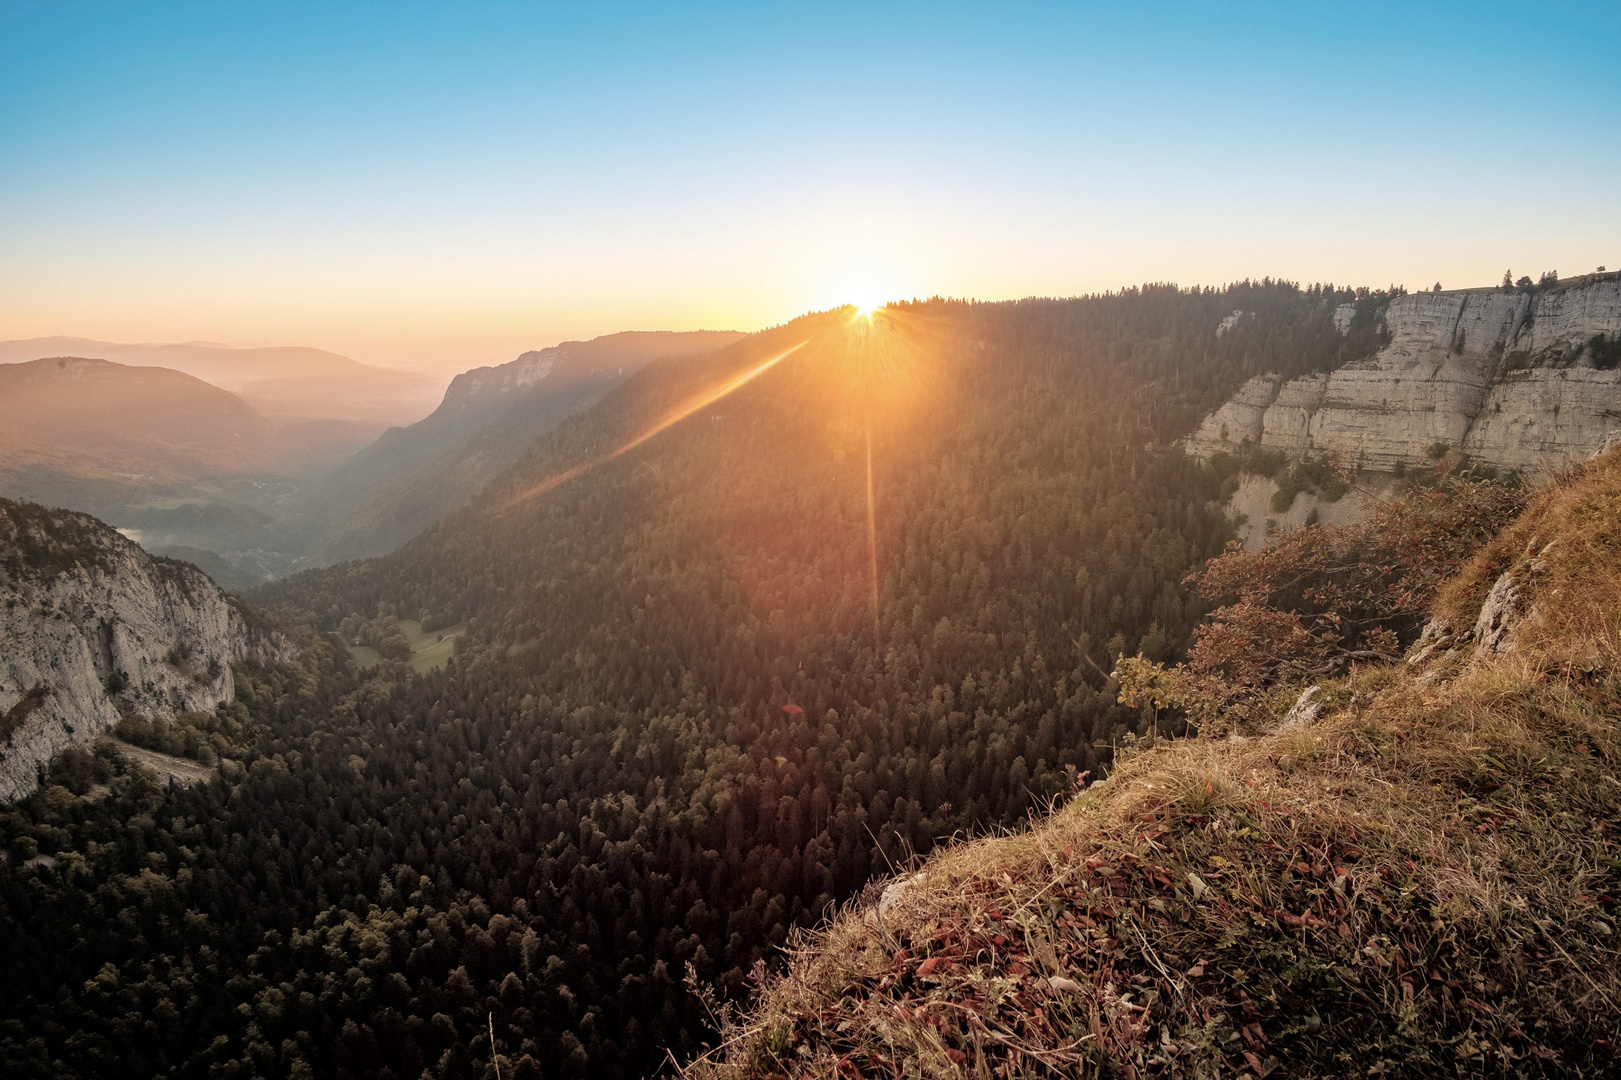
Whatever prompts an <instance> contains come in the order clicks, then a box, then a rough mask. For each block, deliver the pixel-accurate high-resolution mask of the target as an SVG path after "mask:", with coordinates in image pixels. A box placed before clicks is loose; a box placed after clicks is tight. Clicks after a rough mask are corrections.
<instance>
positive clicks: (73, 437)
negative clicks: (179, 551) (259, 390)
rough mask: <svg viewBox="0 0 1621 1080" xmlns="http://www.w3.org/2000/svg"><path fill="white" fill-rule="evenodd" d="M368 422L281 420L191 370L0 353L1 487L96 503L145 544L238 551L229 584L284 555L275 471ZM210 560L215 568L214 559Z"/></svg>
mask: <svg viewBox="0 0 1621 1080" xmlns="http://www.w3.org/2000/svg"><path fill="white" fill-rule="evenodd" d="M371 435H372V429H371V428H370V427H369V426H367V425H363V424H356V423H351V422H348V421H343V420H303V421H297V422H291V423H278V422H276V421H273V420H271V419H269V418H267V417H265V416H263V415H261V414H260V413H259V412H258V411H257V410H255V409H254V408H253V407H251V406H250V405H248V404H247V403H246V402H244V401H243V400H242V399H241V398H239V397H237V396H236V395H235V394H232V393H229V392H228V391H225V390H222V389H220V388H219V387H217V386H213V385H210V384H209V383H206V382H203V381H202V380H201V379H197V378H194V377H193V376H191V375H187V374H183V373H182V372H179V371H171V370H169V369H167V368H158V367H129V366H126V365H123V364H116V363H113V362H112V361H109V360H95V359H85V358H82V357H55V358H51V359H47V360H34V361H30V362H27V363H20V364H0V494H3V495H6V496H9V497H12V498H22V499H30V500H33V501H35V502H40V503H43V504H45V505H48V506H61V507H67V508H70V509H74V510H81V511H85V512H87V513H92V514H95V515H96V516H97V517H99V518H101V519H103V520H104V521H107V522H110V523H111V524H113V525H115V526H117V527H119V528H122V529H124V530H126V531H127V532H128V533H129V534H130V535H131V536H134V537H137V538H138V539H139V540H140V541H141V543H142V544H143V545H145V546H146V547H147V548H148V549H149V550H154V551H158V552H160V553H161V552H163V551H164V550H165V549H166V548H169V547H172V546H175V545H182V546H187V547H195V548H202V549H207V550H210V551H214V552H236V553H241V555H240V556H239V559H238V561H241V562H243V563H244V569H243V571H242V573H241V575H240V576H237V577H233V576H231V575H229V574H226V575H224V576H223V577H222V580H223V581H225V582H226V583H227V584H229V585H233V586H237V585H245V584H248V583H251V582H255V581H262V580H264V578H265V576H266V575H268V574H271V573H275V572H278V571H282V570H285V569H287V568H288V567H290V566H291V565H292V563H293V562H294V561H296V558H297V556H296V554H283V552H285V551H286V550H287V549H289V548H291V549H293V550H294V551H297V550H299V548H298V544H297V539H296V536H295V535H293V534H292V533H290V531H289V530H288V528H287V526H286V523H285V521H284V520H282V517H283V515H281V514H280V513H279V512H278V509H279V506H278V500H279V499H281V498H284V497H285V496H286V495H287V494H288V492H289V491H290V485H289V483H288V482H287V481H286V480H284V479H282V477H283V476H284V475H285V474H288V473H297V472H298V471H300V470H304V469H310V468H319V467H321V466H322V465H323V463H325V464H330V463H331V462H332V461H334V460H337V459H339V458H342V457H344V456H346V455H348V454H351V453H353V452H354V451H355V450H356V449H358V448H359V447H361V446H364V445H365V444H366V442H367V441H368V440H369V439H370V438H371ZM214 569H217V568H212V567H211V570H214Z"/></svg>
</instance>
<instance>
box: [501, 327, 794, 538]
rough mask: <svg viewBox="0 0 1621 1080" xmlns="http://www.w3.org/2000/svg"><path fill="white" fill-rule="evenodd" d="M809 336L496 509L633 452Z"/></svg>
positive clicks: (770, 365) (773, 364) (506, 508)
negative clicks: (606, 449)
mask: <svg viewBox="0 0 1621 1080" xmlns="http://www.w3.org/2000/svg"><path fill="white" fill-rule="evenodd" d="M809 340H810V339H809V338H807V339H805V341H801V342H800V343H799V344H797V345H795V346H793V347H791V348H788V349H785V350H783V351H782V352H780V353H778V354H777V355H775V356H773V357H770V358H769V359H766V360H762V361H760V362H759V363H757V364H755V365H753V366H752V367H749V368H746V369H745V370H743V371H741V372H739V373H738V374H736V375H734V376H732V377H731V378H730V379H727V380H726V381H725V382H723V383H721V384H720V385H719V386H716V387H711V388H710V389H708V390H703V391H700V392H698V393H696V394H694V395H692V396H691V397H689V398H687V400H685V401H683V402H682V403H681V404H679V405H677V406H676V407H675V408H673V409H671V410H669V411H668V412H666V413H665V414H664V415H663V416H661V417H659V418H658V419H657V420H655V421H654V422H653V423H652V424H650V425H648V426H647V428H646V429H644V430H643V431H641V432H640V433H638V434H637V435H636V436H635V437H634V438H632V439H629V440H627V441H626V442H624V443H621V444H620V445H619V446H616V447H615V448H614V449H612V450H610V451H609V452H608V453H606V454H603V455H602V456H601V457H599V458H594V459H592V460H591V461H587V462H585V463H584V464H582V465H576V466H574V467H573V468H572V469H565V470H564V471H562V472H560V473H554V474H552V475H551V476H548V477H547V478H546V479H544V480H542V481H540V482H539V483H538V484H534V485H531V486H530V487H528V488H525V489H524V490H523V491H520V492H519V493H518V494H516V495H514V496H512V497H511V498H509V499H507V501H506V502H503V503H502V504H501V505H500V506H499V507H498V508H497V510H496V512H497V513H502V514H504V513H506V512H507V511H509V510H512V509H514V508H516V507H517V506H519V505H520V504H522V503H526V502H528V501H529V500H530V499H534V498H537V497H538V496H541V495H544V494H546V492H548V491H554V490H556V489H557V488H559V487H562V486H563V485H564V484H566V483H568V482H569V481H570V480H573V479H574V478H575V477H577V476H579V475H580V474H582V473H584V472H586V471H588V470H590V469H594V468H596V467H597V466H598V465H602V464H604V463H606V462H609V461H612V460H613V459H614V458H616V457H619V456H621V455H623V454H627V453H629V452H630V451H632V450H634V449H636V448H637V447H638V446H640V445H642V444H643V443H644V442H646V441H647V440H649V439H651V438H652V437H653V436H655V435H657V434H659V433H660V432H662V431H665V430H667V429H669V428H671V427H674V426H675V425H676V424H679V423H680V422H681V421H683V420H685V419H686V418H687V417H689V416H691V415H692V414H693V413H695V412H697V411H698V410H699V409H702V408H705V407H706V406H709V405H713V404H714V403H715V402H717V401H719V400H720V399H721V398H723V397H726V396H727V395H728V394H731V393H733V392H734V391H736V390H740V389H742V388H743V387H744V386H747V385H748V384H749V383H751V382H753V381H754V380H755V379H757V378H759V377H760V376H761V375H764V374H765V373H766V372H767V371H770V370H771V369H772V368H774V367H776V366H777V365H778V364H780V363H782V362H783V361H784V360H786V359H788V357H790V356H792V355H793V354H794V353H796V352H798V351H799V350H800V349H803V348H804V347H805V345H806V343H807V342H808V341H809Z"/></svg>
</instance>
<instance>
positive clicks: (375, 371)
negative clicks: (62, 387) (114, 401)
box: [0, 337, 443, 430]
mask: <svg viewBox="0 0 1621 1080" xmlns="http://www.w3.org/2000/svg"><path fill="white" fill-rule="evenodd" d="M50 356H86V357H95V358H98V359H104V360H114V361H117V362H118V363H121V364H129V365H135V366H141V367H163V368H171V369H173V370H175V371H182V372H185V373H186V374H188V375H191V376H193V377H195V378H198V379H202V380H203V381H204V382H208V383H212V384H213V385H215V386H218V387H220V388H221V389H224V390H229V391H230V392H231V393H233V394H237V395H239V396H241V397H242V398H244V399H245V400H247V401H248V402H249V404H251V405H253V406H254V407H255V408H257V409H259V411H261V412H262V413H264V414H265V415H267V416H269V417H271V418H272V419H277V420H299V419H337V420H347V421H353V422H356V423H363V424H368V425H373V430H381V429H383V428H385V427H387V426H389V425H391V424H408V423H412V422H414V421H416V420H418V419H420V418H421V417H422V416H424V415H426V414H427V413H428V411H429V410H431V409H432V408H433V405H434V402H435V400H436V399H437V398H438V395H439V388H440V387H441V386H442V385H443V381H442V380H440V379H437V378H434V377H432V376H428V375H422V374H419V373H415V372H404V371H394V370H391V369H388V368H379V367H372V366H370V365H367V364H362V363H360V362H359V361H356V360H351V359H350V358H349V357H347V356H340V355H338V354H337V353H332V352H327V351H325V350H324V349H312V348H307V347H303V346H267V347H258V348H236V347H233V346H229V345H217V344H214V343H211V342H187V343H184V344H172V345H123V344H117V343H114V342H109V341H92V340H89V339H86V338H69V337H50V338H33V339H29V340H21V341H3V342H0V363H19V362H24V361H29V360H36V359H42V358H44V357H50Z"/></svg>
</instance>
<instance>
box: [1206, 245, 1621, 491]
mask: <svg viewBox="0 0 1621 1080" xmlns="http://www.w3.org/2000/svg"><path fill="white" fill-rule="evenodd" d="M1345 308H1346V309H1350V308H1351V305H1345ZM1353 313H1354V312H1353V311H1351V310H1342V311H1341V312H1337V313H1336V319H1335V325H1336V326H1337V327H1338V328H1339V329H1340V331H1341V332H1342V333H1344V332H1346V330H1347V329H1348V327H1349V326H1350V320H1351V316H1352V314H1353ZM1341 315H1343V316H1344V317H1343V318H1341V317H1339V316H1341ZM1382 318H1383V322H1384V327H1385V329H1386V331H1387V333H1388V334H1389V337H1390V340H1389V344H1387V345H1386V346H1385V347H1384V348H1383V349H1381V350H1380V351H1379V352H1378V353H1377V354H1375V355H1374V356H1373V357H1371V358H1369V359H1367V360H1360V361H1355V362H1352V363H1349V364H1346V365H1345V366H1343V367H1341V368H1339V369H1338V370H1335V371H1331V372H1325V373H1318V374H1311V375H1304V376H1301V377H1300V378H1296V379H1290V380H1284V379H1282V378H1281V377H1279V376H1277V375H1259V376H1256V377H1255V378H1253V379H1251V380H1250V381H1249V382H1248V383H1246V384H1245V385H1244V386H1243V387H1242V388H1241V389H1240V390H1239V391H1238V393H1237V394H1235V395H1234V396H1233V398H1232V399H1231V400H1230V401H1228V402H1227V403H1226V404H1224V405H1222V406H1221V407H1220V408H1218V409H1217V410H1216V411H1215V412H1213V413H1211V414H1210V415H1209V416H1208V417H1206V418H1205V420H1204V422H1203V423H1202V424H1200V426H1199V428H1198V429H1197V430H1196V431H1195V432H1194V433H1193V434H1192V435H1191V436H1190V437H1189V438H1188V439H1187V441H1186V443H1185V446H1186V448H1187V449H1188V451H1189V452H1190V453H1192V454H1194V455H1196V456H1199V457H1203V458H1208V457H1210V456H1212V455H1214V454H1216V453H1222V452H1226V453H1240V452H1243V451H1245V450H1249V449H1252V448H1264V449H1268V450H1277V451H1281V452H1282V453H1284V454H1286V455H1288V456H1289V457H1291V458H1297V459H1298V458H1303V457H1306V456H1308V455H1324V454H1326V455H1330V456H1332V457H1334V458H1336V459H1337V460H1338V461H1339V462H1340V463H1341V464H1343V465H1346V466H1354V467H1357V468H1362V469H1370V470H1376V471H1384V472H1390V471H1400V470H1401V469H1403V468H1404V467H1406V466H1410V465H1417V464H1420V463H1422V462H1424V461H1425V460H1426V458H1427V457H1435V456H1440V455H1444V454H1445V453H1448V452H1461V453H1463V454H1465V455H1467V456H1468V457H1469V458H1470V459H1471V460H1472V461H1475V462H1478V463H1480V464H1482V465H1486V466H1489V467H1492V468H1497V469H1501V470H1515V471H1518V472H1520V473H1521V474H1522V475H1524V476H1526V477H1527V478H1528V479H1542V478H1545V477H1547V476H1548V475H1550V474H1551V473H1552V472H1553V471H1555V470H1557V469H1560V468H1562V467H1564V466H1566V465H1569V464H1571V463H1573V462H1577V461H1581V460H1583V459H1585V458H1586V457H1587V456H1588V455H1590V454H1592V453H1593V452H1594V451H1595V450H1596V449H1597V448H1598V447H1600V446H1602V445H1603V444H1604V441H1605V439H1606V437H1608V436H1609V435H1610V434H1611V433H1613V432H1616V431H1621V364H1618V361H1621V351H1618V350H1621V274H1615V273H1610V274H1596V275H1590V276H1588V277H1584V278H1579V279H1573V280H1571V281H1568V282H1561V283H1558V284H1551V285H1541V286H1527V287H1523V288H1512V289H1505V288H1498V289H1468V290H1461V291H1455V292H1433V293H1417V294H1411V295H1405V296H1400V297H1397V298H1395V299H1393V300H1391V301H1390V303H1389V304H1388V306H1387V307H1386V308H1385V310H1384V312H1383V316H1382Z"/></svg>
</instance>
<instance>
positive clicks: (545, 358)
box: [440, 346, 568, 409]
mask: <svg viewBox="0 0 1621 1080" xmlns="http://www.w3.org/2000/svg"><path fill="white" fill-rule="evenodd" d="M567 360H568V353H567V352H565V351H564V350H563V348H562V347H561V346H556V347H553V348H550V349H538V350H536V351H534V352H526V353H524V354H523V355H522V356H520V357H518V359H516V360H514V361H512V362H511V363H508V364H497V365H495V366H493V367H481V368H474V369H473V370H471V371H464V372H462V373H461V374H460V375H458V376H456V377H455V378H454V379H452V380H450V386H448V387H447V388H446V389H445V400H444V402H443V403H442V404H441V405H440V408H442V409H443V408H447V407H448V408H451V409H455V408H460V407H465V406H467V405H470V404H473V403H475V402H477V403H480V404H484V403H487V402H488V401H489V400H490V399H492V398H499V397H501V396H502V395H504V394H510V393H512V392H514V391H516V390H523V389H526V388H528V387H531V386H534V385H535V384H536V383H538V382H540V381H541V380H543V379H545V378H546V376H548V375H550V374H551V373H552V371H553V369H555V368H556V367H557V365H558V364H559V363H560V362H564V361H567Z"/></svg>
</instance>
